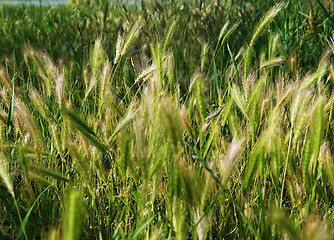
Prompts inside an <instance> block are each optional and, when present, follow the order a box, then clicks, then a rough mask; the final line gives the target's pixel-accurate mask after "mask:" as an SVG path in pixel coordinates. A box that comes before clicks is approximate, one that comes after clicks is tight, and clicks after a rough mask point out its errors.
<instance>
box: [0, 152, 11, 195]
mask: <svg viewBox="0 0 334 240" xmlns="http://www.w3.org/2000/svg"><path fill="white" fill-rule="evenodd" d="M7 166H8V162H7V158H6V157H5V156H4V155H3V154H2V153H1V152H0V177H1V178H2V180H3V181H4V182H5V185H6V187H7V189H8V191H9V192H10V194H11V195H12V196H13V197H14V186H13V182H12V179H11V176H10V174H9V172H8V167H7Z"/></svg>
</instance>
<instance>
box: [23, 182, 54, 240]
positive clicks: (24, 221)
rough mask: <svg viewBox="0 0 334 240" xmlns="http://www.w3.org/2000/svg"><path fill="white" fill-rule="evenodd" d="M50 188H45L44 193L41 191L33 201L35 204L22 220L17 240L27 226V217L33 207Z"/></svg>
mask: <svg viewBox="0 0 334 240" xmlns="http://www.w3.org/2000/svg"><path fill="white" fill-rule="evenodd" d="M50 187H51V185H50V186H48V187H47V188H45V189H44V191H43V192H42V193H41V194H39V195H38V197H37V199H36V200H35V202H34V203H33V205H32V206H31V207H30V209H29V211H28V212H27V214H26V216H25V217H24V219H23V221H22V225H21V228H20V231H19V234H18V236H17V239H19V238H21V237H22V234H23V232H24V229H25V226H26V225H27V222H28V219H29V217H30V215H31V213H32V210H33V209H34V207H35V205H36V203H37V201H38V200H39V199H40V198H41V196H42V195H43V194H44V193H45V192H46V191H47V190H49V188H50Z"/></svg>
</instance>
